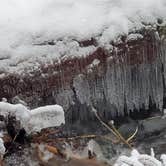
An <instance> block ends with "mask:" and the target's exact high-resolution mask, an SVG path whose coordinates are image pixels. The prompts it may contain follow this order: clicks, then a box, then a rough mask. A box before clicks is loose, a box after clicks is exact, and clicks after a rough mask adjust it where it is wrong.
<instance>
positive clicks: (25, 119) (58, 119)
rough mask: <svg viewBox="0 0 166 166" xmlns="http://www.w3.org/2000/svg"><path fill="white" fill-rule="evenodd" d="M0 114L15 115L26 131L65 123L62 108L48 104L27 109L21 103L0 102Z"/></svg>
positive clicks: (30, 131) (34, 130) (35, 130)
mask: <svg viewBox="0 0 166 166" xmlns="http://www.w3.org/2000/svg"><path fill="white" fill-rule="evenodd" d="M0 115H2V116H4V117H7V116H8V115H12V116H15V117H16V119H17V120H18V121H20V124H21V127H23V128H24V129H25V130H26V132H27V133H32V132H37V131H40V130H41V129H43V128H48V127H54V126H60V125H61V124H64V123H65V117H64V111H63V108H62V107H61V106H59V105H50V106H44V107H39V108H36V109H33V110H29V109H28V108H27V107H25V106H24V105H22V104H15V105H14V104H10V103H7V102H0Z"/></svg>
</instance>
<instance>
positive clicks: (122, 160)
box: [114, 149, 166, 166]
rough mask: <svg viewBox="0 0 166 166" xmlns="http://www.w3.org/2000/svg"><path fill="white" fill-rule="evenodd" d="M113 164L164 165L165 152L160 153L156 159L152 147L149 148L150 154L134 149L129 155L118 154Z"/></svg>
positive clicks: (135, 165) (118, 165) (115, 165)
mask: <svg viewBox="0 0 166 166" xmlns="http://www.w3.org/2000/svg"><path fill="white" fill-rule="evenodd" d="M114 166H166V154H162V155H161V157H160V160H158V159H157V158H155V153H154V150H153V149H151V155H147V154H140V153H139V152H138V151H137V150H135V149H134V150H132V151H131V156H130V157H128V156H120V157H119V158H118V160H117V161H116V163H115V164H114Z"/></svg>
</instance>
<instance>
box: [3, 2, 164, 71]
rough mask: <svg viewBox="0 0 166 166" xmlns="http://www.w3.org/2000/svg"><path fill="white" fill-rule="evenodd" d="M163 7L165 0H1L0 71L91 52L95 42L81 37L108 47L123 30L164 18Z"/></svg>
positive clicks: (134, 28)
mask: <svg viewBox="0 0 166 166" xmlns="http://www.w3.org/2000/svg"><path fill="white" fill-rule="evenodd" d="M165 10H166V3H165V0H158V1H155V0H146V1H144V0H68V1H66V0H48V1H45V0H36V1H34V0H12V1H5V0H2V1H1V5H0V29H1V31H0V36H1V39H0V72H4V71H6V72H15V71H17V72H18V73H20V72H23V71H24V72H25V71H26V70H34V69H36V68H38V67H39V66H40V65H41V64H42V63H53V62H54V61H55V60H59V59H63V58H68V57H70V58H72V57H73V56H76V57H80V56H86V55H89V54H90V53H91V52H93V51H94V50H95V49H96V46H87V47H81V46H80V44H79V42H78V41H82V40H87V39H91V38H92V37H93V38H95V39H96V40H97V43H98V45H99V46H105V47H106V46H107V45H109V42H110V41H111V40H115V39H116V38H117V36H119V35H123V34H128V33H129V32H130V31H135V30H137V29H140V28H142V27H145V24H153V23H156V22H157V19H158V18H161V19H163V20H164V18H165V16H166V13H165ZM96 18H97V19H96ZM136 37H141V36H140V35H137V36H136V35H135V36H130V37H129V39H133V38H136ZM109 47H111V46H109Z"/></svg>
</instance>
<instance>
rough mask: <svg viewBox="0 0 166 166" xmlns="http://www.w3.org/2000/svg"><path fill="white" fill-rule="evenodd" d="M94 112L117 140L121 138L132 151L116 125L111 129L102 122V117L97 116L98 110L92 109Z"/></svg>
mask: <svg viewBox="0 0 166 166" xmlns="http://www.w3.org/2000/svg"><path fill="white" fill-rule="evenodd" d="M92 111H93V112H94V114H95V116H96V118H97V119H98V120H99V122H100V123H101V124H102V125H103V126H104V127H106V128H107V129H108V130H109V131H110V132H112V133H113V134H114V135H115V136H116V137H117V138H119V139H120V140H121V141H122V142H123V143H124V144H126V145H127V146H128V147H129V148H131V149H132V146H131V145H130V144H129V143H128V142H127V141H126V140H125V138H124V137H123V136H122V135H121V134H120V133H119V131H118V130H117V129H116V128H115V127H114V125H113V124H112V125H111V127H112V128H110V127H109V126H108V125H107V124H106V123H105V122H103V121H102V119H101V118H100V116H99V115H98V114H97V110H96V109H95V108H94V107H92Z"/></svg>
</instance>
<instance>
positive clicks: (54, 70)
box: [0, 31, 166, 122]
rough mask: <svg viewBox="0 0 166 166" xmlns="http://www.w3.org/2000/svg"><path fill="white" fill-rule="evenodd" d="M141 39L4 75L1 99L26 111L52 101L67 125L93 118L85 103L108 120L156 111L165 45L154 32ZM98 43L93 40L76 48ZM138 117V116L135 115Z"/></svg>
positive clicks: (0, 84) (160, 96)
mask: <svg viewBox="0 0 166 166" xmlns="http://www.w3.org/2000/svg"><path fill="white" fill-rule="evenodd" d="M143 36H144V38H142V39H137V40H131V41H127V40H126V38H123V39H122V42H121V43H119V44H113V50H112V51H108V50H105V49H104V48H101V47H98V49H97V50H96V51H95V52H94V53H93V54H91V55H88V56H86V57H82V58H73V59H66V60H61V62H60V63H57V62H55V63H54V64H53V65H48V64H43V65H42V66H41V68H40V70H39V71H34V72H33V73H31V74H28V73H27V74H26V76H25V75H24V76H20V75H17V74H10V73H9V74H6V76H5V77H3V78H1V79H0V98H3V97H6V98H7V99H8V100H9V101H11V100H12V98H13V97H15V96H19V97H20V98H21V99H23V100H24V101H26V102H27V103H28V105H29V106H30V107H37V106H39V105H46V104H53V103H57V104H60V105H62V106H63V107H64V108H65V110H66V112H67V114H66V115H67V120H68V121H70V122H75V121H80V120H81V121H86V120H89V119H94V117H93V115H92V113H91V112H90V107H89V105H94V106H95V107H96V108H97V110H99V111H100V115H101V116H102V117H104V118H105V119H107V120H109V119H112V118H115V117H117V116H124V115H125V116H127V115H131V116H133V118H134V116H135V115H134V114H133V111H134V113H137V112H138V113H139V112H140V111H142V112H141V113H140V114H141V116H140V118H141V117H142V115H143V116H146V115H149V111H147V110H149V109H150V110H151V109H155V110H157V109H161V108H162V107H163V97H164V80H163V79H164V77H163V75H164V70H165V69H164V66H163V64H164V59H165V50H166V47H165V44H164V43H162V42H161V41H160V40H159V39H158V38H157V37H156V33H155V32H153V31H149V32H147V31H146V32H144V33H143ZM91 44H92V45H97V44H96V41H95V40H94V39H91V40H89V41H82V42H80V46H82V47H86V46H89V45H91ZM137 117H138V118H139V116H138V115H137Z"/></svg>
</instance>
